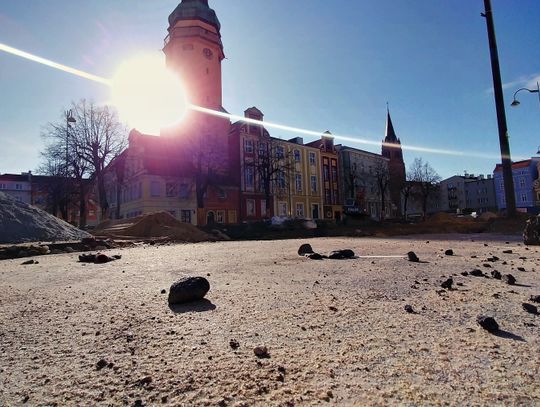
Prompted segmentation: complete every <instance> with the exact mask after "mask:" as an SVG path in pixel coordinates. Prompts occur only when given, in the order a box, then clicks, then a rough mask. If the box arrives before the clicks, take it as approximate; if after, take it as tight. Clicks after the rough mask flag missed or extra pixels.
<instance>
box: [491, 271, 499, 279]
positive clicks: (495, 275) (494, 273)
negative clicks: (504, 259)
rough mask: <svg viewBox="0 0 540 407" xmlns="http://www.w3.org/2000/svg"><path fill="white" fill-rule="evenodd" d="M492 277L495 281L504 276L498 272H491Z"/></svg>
mask: <svg viewBox="0 0 540 407" xmlns="http://www.w3.org/2000/svg"><path fill="white" fill-rule="evenodd" d="M491 277H493V278H494V279H497V280H500V279H501V278H502V274H501V273H499V272H498V271H497V270H493V271H492V272H491Z"/></svg>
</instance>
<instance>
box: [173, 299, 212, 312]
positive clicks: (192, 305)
mask: <svg viewBox="0 0 540 407" xmlns="http://www.w3.org/2000/svg"><path fill="white" fill-rule="evenodd" d="M169 308H170V309H171V311H172V312H174V313H175V314H183V313H185V312H205V311H212V310H215V309H216V306H215V305H214V304H212V303H211V302H210V301H209V300H207V299H206V298H203V299H202V300H199V301H193V302H188V303H186V304H169Z"/></svg>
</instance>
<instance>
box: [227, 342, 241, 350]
mask: <svg viewBox="0 0 540 407" xmlns="http://www.w3.org/2000/svg"><path fill="white" fill-rule="evenodd" d="M229 346H230V347H231V349H233V350H236V349H238V348H239V347H240V343H238V341H237V340H236V339H231V340H230V341H229Z"/></svg>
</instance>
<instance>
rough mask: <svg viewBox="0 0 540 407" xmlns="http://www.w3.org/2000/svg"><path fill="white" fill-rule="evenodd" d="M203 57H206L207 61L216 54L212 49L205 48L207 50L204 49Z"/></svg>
mask: <svg viewBox="0 0 540 407" xmlns="http://www.w3.org/2000/svg"><path fill="white" fill-rule="evenodd" d="M203 55H204V56H205V57H206V58H207V59H212V56H213V55H214V53H213V52H212V50H211V49H209V48H205V49H203Z"/></svg>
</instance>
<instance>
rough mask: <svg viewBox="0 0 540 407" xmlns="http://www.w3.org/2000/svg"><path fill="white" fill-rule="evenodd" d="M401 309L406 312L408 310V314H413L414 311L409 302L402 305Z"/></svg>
mask: <svg viewBox="0 0 540 407" xmlns="http://www.w3.org/2000/svg"><path fill="white" fill-rule="evenodd" d="M403 309H404V310H405V311H406V312H408V313H409V314H414V313H415V312H414V309H413V307H412V306H411V305H409V304H407V305H405V306H404V307H403Z"/></svg>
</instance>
